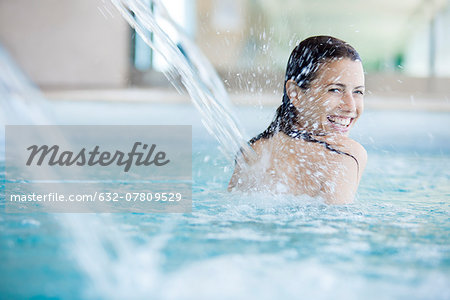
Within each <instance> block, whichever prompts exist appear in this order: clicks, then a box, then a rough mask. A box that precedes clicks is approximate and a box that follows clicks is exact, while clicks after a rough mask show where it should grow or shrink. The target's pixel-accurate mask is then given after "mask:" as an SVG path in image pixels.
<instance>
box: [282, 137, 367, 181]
mask: <svg viewBox="0 0 450 300" xmlns="http://www.w3.org/2000/svg"><path fill="white" fill-rule="evenodd" d="M285 133H286V134H287V135H288V136H290V137H291V138H293V139H297V140H298V139H302V140H305V141H307V142H312V143H318V144H321V145H323V146H325V148H327V149H328V150H330V151H331V152H335V153H338V154H343V155H347V156H349V157H351V158H353V159H354V160H355V162H356V165H357V171H358V177H359V162H358V160H357V159H356V157H354V156H353V155H351V154H350V153H347V152H344V151H340V150H337V149H334V148H333V147H331V145H330V144H328V143H327V142H324V141H319V140H317V139H315V138H313V135H312V133H311V132H307V131H300V130H297V129H291V130H289V131H288V132H285Z"/></svg>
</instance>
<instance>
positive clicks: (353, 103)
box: [287, 58, 364, 135]
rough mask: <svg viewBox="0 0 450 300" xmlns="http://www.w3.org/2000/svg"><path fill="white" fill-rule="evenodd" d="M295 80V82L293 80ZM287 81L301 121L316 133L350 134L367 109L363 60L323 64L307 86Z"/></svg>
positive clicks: (306, 127) (341, 60)
mask: <svg viewBox="0 0 450 300" xmlns="http://www.w3.org/2000/svg"><path fill="white" fill-rule="evenodd" d="M294 83H295V82H294ZM295 86H296V87H297V89H295V91H294V94H292V96H294V97H292V98H291V95H290V93H291V92H292V91H293V89H292V85H289V82H288V83H287V92H288V95H289V96H290V98H291V101H292V102H293V104H294V105H295V106H296V107H297V110H298V112H299V122H300V124H301V125H302V127H304V128H305V129H306V130H308V131H310V132H313V133H324V134H343V135H347V134H348V132H349V130H350V129H351V128H352V127H353V125H354V124H355V122H356V120H358V118H359V116H360V115H361V114H362V112H363V110H364V103H363V96H364V71H363V68H362V64H361V62H360V61H353V60H351V59H348V58H343V59H336V60H332V61H329V62H327V63H325V64H324V65H322V66H321V67H320V69H319V70H318V74H316V77H315V79H314V80H313V81H312V82H311V85H310V87H309V88H308V89H306V90H302V89H300V88H299V87H298V85H296V84H295Z"/></svg>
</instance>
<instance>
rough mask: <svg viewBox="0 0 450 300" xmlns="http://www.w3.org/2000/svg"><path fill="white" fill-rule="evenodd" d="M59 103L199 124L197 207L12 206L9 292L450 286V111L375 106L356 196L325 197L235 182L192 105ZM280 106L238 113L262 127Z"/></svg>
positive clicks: (413, 295)
mask: <svg viewBox="0 0 450 300" xmlns="http://www.w3.org/2000/svg"><path fill="white" fill-rule="evenodd" d="M106 108H107V109H106ZM55 111H56V114H55V115H56V116H57V119H55V122H56V123H65V124H83V123H85V122H87V120H94V119H95V120H96V123H97V124H111V122H113V123H114V124H149V122H152V123H154V124H193V125H194V127H193V128H194V140H193V141H194V142H193V178H194V180H193V182H194V184H193V199H194V201H193V213H192V214H114V215H106V214H103V215H102V214H98V215H95V216H96V217H97V218H96V219H95V220H94V221H92V220H89V218H90V216H91V215H90V214H87V215H86V217H84V216H78V217H77V219H72V221H74V222H78V221H83V220H84V219H85V218H86V219H87V221H88V224H90V227H89V228H85V227H83V226H82V224H78V226H79V227H78V228H79V231H68V230H67V227H66V226H67V225H62V224H64V222H61V219H65V220H66V222H67V219H69V221H70V220H71V215H68V214H60V215H57V214H56V215H51V214H34V215H30V214H18V215H15V214H4V213H2V214H1V219H0V220H1V223H0V224H1V225H0V226H1V229H2V230H1V249H0V259H1V260H2V262H4V263H2V265H1V269H0V272H1V274H7V275H8V276H6V277H4V278H3V280H2V282H1V283H0V289H1V292H2V295H5V296H6V298H8V295H9V296H11V297H12V295H15V296H17V295H19V296H21V297H22V298H30V297H32V296H38V295H41V296H45V297H62V298H66V299H71V298H73V299H78V298H80V297H82V298H93V299H110V298H116V299H123V298H129V297H130V295H133V296H135V297H136V298H139V297H141V298H152V299H179V298H182V299H211V298H214V299H217V298H218V299H230V298H238V299H249V298H250V299H256V298H258V299H273V298H291V299H292V298H294V299H298V298H299V297H301V298H314V299H330V298H333V299H340V298H346V299H449V297H450V288H449V286H448V282H449V280H450V272H449V271H450V255H449V253H450V251H449V250H450V243H449V230H450V225H449V213H450V201H449V200H450V190H449V184H448V183H449V180H450V171H449V170H450V155H449V153H450V151H449V150H450V143H448V141H449V137H450V133H449V132H448V131H442V130H441V129H442V128H444V127H442V126H444V125H447V124H448V122H449V121H448V120H449V118H448V117H449V115H448V113H414V112H395V113H389V112H384V111H377V112H370V111H369V112H367V113H366V115H365V116H364V117H363V118H362V119H361V120H360V124H359V126H358V128H355V129H356V131H355V133H354V135H355V137H357V138H358V137H359V138H360V139H361V140H362V142H363V144H364V145H365V146H366V148H367V149H368V152H369V162H368V166H367V169H366V171H365V174H364V177H363V181H362V183H361V186H360V189H359V195H358V199H357V200H356V201H355V203H354V204H352V205H346V206H327V205H324V204H321V203H317V201H316V200H315V199H309V198H301V197H300V198H294V197H292V198H291V197H276V196H270V195H251V196H245V195H235V194H229V193H227V192H226V191H225V188H226V185H227V181H228V180H229V177H230V175H231V171H232V170H231V167H230V164H229V162H228V160H227V158H226V157H225V156H224V155H223V154H222V152H221V151H220V150H219V149H218V144H217V142H216V141H215V139H214V138H212V137H209V136H207V135H206V134H205V133H206V132H205V129H204V128H203V126H202V124H201V123H200V122H199V121H198V120H199V114H198V113H197V112H196V110H195V109H194V108H193V107H191V106H188V105H173V106H172V105H162V104H160V105H155V104H138V103H136V104H120V103H116V104H113V103H103V102H83V103H80V102H77V103H72V102H58V103H55ZM74 111H77V113H76V114H74V113H73V112H74ZM100 111H102V112H103V114H102V115H100V114H99V113H98V112H100ZM273 112H274V108H268V109H265V110H262V111H256V112H255V109H254V108H241V109H240V110H239V114H238V115H237V117H238V118H239V119H242V120H244V119H245V120H246V122H245V124H244V125H245V126H246V129H247V130H248V132H250V133H251V134H256V133H257V132H259V131H260V130H261V129H262V128H264V127H265V126H266V125H267V122H268V121H269V120H270V118H271V116H272V114H273ZM389 114H393V115H395V116H396V118H390V119H389V118H388V119H387V120H390V121H389V122H387V121H386V119H384V117H385V116H386V115H389ZM166 116H168V118H166ZM181 116H183V117H184V116H188V117H186V118H181ZM381 119H383V120H385V121H384V123H383V125H381V123H380V122H379V120H381ZM149 120H151V121H149ZM180 120H182V121H180ZM418 120H420V122H419V121H418ZM422 122H423V123H426V124H429V127H428V128H423V127H422V124H421V123H422ZM152 123H151V124H152ZM377 124H378V125H377ZM433 124H440V125H441V128H439V126H437V125H433ZM404 128H409V130H411V131H410V133H409V134H408V135H406V136H405V135H403V136H402V138H401V139H400V138H398V136H399V134H400V133H401V132H402V131H403V130H404ZM396 137H397V139H396ZM417 141H422V143H418V142H417ZM2 176H3V175H2ZM2 205H3V204H2ZM104 221H107V223H106V224H107V225H106V226H103V225H102V224H103V223H104ZM75 225H76V224H75ZM75 235H78V236H75ZM99 236H100V237H107V238H100V239H99ZM80 254H82V255H80ZM24 282H27V284H26V285H24Z"/></svg>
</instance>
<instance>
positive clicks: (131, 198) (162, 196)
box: [9, 192, 183, 202]
mask: <svg viewBox="0 0 450 300" xmlns="http://www.w3.org/2000/svg"><path fill="white" fill-rule="evenodd" d="M182 198H183V196H182V194H181V193H176V192H155V193H152V192H140V193H137V192H133V193H132V192H130V193H117V192H112V193H108V192H102V193H99V192H94V193H90V194H68V195H66V194H62V193H47V194H37V193H31V194H28V195H23V194H11V195H10V197H9V200H10V201H11V202H96V201H100V202H119V201H127V202H138V201H139V202H144V201H152V202H179V201H181V200H182Z"/></svg>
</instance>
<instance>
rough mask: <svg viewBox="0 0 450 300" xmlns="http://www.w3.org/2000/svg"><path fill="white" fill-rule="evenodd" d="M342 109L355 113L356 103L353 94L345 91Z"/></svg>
mask: <svg viewBox="0 0 450 300" xmlns="http://www.w3.org/2000/svg"><path fill="white" fill-rule="evenodd" d="M340 108H341V110H342V111H345V112H354V111H356V103H355V99H354V98H353V93H352V92H349V91H345V92H344V93H342V98H341V104H340Z"/></svg>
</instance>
